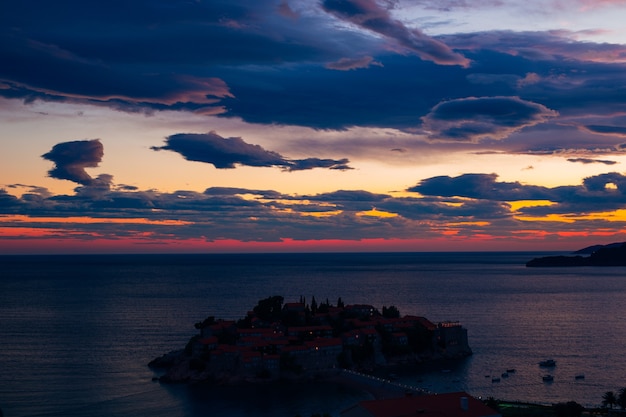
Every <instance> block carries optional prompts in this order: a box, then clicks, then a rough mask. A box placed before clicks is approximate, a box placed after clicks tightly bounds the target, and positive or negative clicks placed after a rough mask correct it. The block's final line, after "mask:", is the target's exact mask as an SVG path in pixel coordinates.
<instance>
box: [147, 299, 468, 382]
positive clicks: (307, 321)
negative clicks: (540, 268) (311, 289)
mask: <svg viewBox="0 0 626 417" xmlns="http://www.w3.org/2000/svg"><path fill="white" fill-rule="evenodd" d="M283 301H284V298H283V297H282V296H276V295H275V296H270V297H268V298H265V299H262V300H260V301H259V302H258V303H257V305H256V306H255V307H254V308H253V309H252V310H250V311H249V312H248V313H247V314H246V316H245V317H244V318H242V319H239V320H222V319H215V317H213V316H210V317H207V318H206V319H204V320H203V321H201V322H198V323H196V324H195V328H196V329H197V334H195V335H194V336H193V337H191V339H190V340H189V342H188V343H187V345H186V346H185V347H184V349H181V350H178V351H173V352H170V353H166V354H164V355H162V356H160V357H158V358H156V359H154V360H152V361H151V362H150V363H149V366H150V367H151V368H153V369H158V370H162V371H164V373H163V374H162V375H161V376H160V377H158V378H157V377H155V379H158V380H159V381H161V382H211V383H219V384H233V383H239V382H257V381H268V380H284V379H287V380H299V379H300V380H302V379H318V378H320V377H324V376H332V375H335V374H336V373H338V372H341V370H343V369H351V370H357V371H361V372H363V371H365V372H367V371H373V370H374V369H380V368H381V367H383V368H384V367H391V366H394V365H398V364H403V366H404V365H409V364H419V363H423V362H424V361H432V360H436V359H457V358H463V357H466V356H469V355H471V354H472V350H471V349H470V347H469V345H468V340H467V330H466V329H465V328H464V327H463V326H462V325H461V324H460V323H459V322H451V321H447V322H441V323H437V324H435V323H432V322H431V321H430V320H428V319H426V318H424V317H420V316H411V315H408V316H400V312H399V311H398V309H397V308H396V307H395V306H389V307H386V306H383V307H382V312H380V311H378V310H377V309H376V308H375V307H373V306H371V305H368V304H351V305H347V304H345V303H344V302H343V301H342V299H341V298H339V299H338V300H337V303H336V304H335V305H333V304H331V303H329V301H328V300H326V301H325V302H320V303H317V302H316V300H315V297H313V298H312V299H311V302H310V303H307V302H306V299H305V298H304V297H300V300H298V301H297V302H288V303H284V302H283Z"/></svg>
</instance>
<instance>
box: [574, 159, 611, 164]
mask: <svg viewBox="0 0 626 417" xmlns="http://www.w3.org/2000/svg"><path fill="white" fill-rule="evenodd" d="M567 161H568V162H574V163H576V162H578V163H581V164H585V165H588V164H604V165H615V164H617V162H616V161H609V160H606V159H591V158H568V159H567Z"/></svg>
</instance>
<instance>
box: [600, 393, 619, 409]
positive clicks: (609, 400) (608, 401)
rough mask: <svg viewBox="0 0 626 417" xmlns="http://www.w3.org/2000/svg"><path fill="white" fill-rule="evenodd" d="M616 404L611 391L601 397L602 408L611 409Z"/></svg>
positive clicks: (615, 397) (614, 396)
mask: <svg viewBox="0 0 626 417" xmlns="http://www.w3.org/2000/svg"><path fill="white" fill-rule="evenodd" d="M616 404H617V396H616V395H615V393H614V392H613V391H607V392H605V393H604V395H602V405H603V406H604V407H607V406H608V407H609V408H613V407H615V405H616Z"/></svg>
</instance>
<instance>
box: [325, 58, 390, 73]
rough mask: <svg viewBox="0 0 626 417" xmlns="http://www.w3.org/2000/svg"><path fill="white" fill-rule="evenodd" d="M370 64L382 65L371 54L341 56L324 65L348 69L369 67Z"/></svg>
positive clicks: (341, 69)
mask: <svg viewBox="0 0 626 417" xmlns="http://www.w3.org/2000/svg"><path fill="white" fill-rule="evenodd" d="M371 65H376V66H379V67H382V66H383V64H381V63H380V62H378V61H375V60H374V58H372V57H371V56H364V57H361V58H341V59H340V60H338V61H335V62H330V63H328V64H326V65H325V67H326V68H328V69H334V70H338V71H350V70H355V69H361V68H369V67H370V66H371Z"/></svg>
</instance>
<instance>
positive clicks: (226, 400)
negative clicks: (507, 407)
mask: <svg viewBox="0 0 626 417" xmlns="http://www.w3.org/2000/svg"><path fill="white" fill-rule="evenodd" d="M537 255H539V254H534V253H533V254H530V253H481V254H468V253H462V254H459V253H454V254H425V253H418V254H332V255H331V254H307V255H296V254H290V255H208V256H207V255H201V256H199V255H189V256H180V255H178V256H162V255H160V256H135V255H133V256H130V255H129V256H75V257H22V258H20V257H0V407H1V408H2V410H3V411H4V415H5V416H9V417H12V416H83V415H90V416H105V415H106V416H130V415H132V416H139V417H141V416H157V417H158V416H167V417H175V416H208V415H211V416H235V417H236V416H272V417H294V416H295V415H297V414H301V415H302V416H304V417H308V416H309V415H310V414H312V413H317V412H329V413H331V414H332V415H333V416H338V415H339V411H340V410H341V409H344V408H347V407H348V406H350V405H352V404H353V403H354V402H357V401H359V400H361V399H365V398H368V397H367V395H366V394H364V393H361V392H357V391H350V390H348V389H347V388H338V387H336V386H333V385H328V384H324V385H321V386H320V385H308V386H306V385H305V386H288V387H282V389H280V390H277V389H270V388H266V387H261V388H260V389H258V390H254V391H252V390H248V391H245V392H244V393H242V392H241V390H239V389H234V388H219V389H216V388H215V389H208V388H207V387H188V386H185V385H176V386H165V385H160V384H159V383H155V382H152V380H151V379H152V377H153V376H154V373H153V372H152V371H151V370H150V369H149V368H148V367H147V366H146V364H147V363H148V362H149V361H150V360H151V359H153V358H154V357H156V356H159V355H161V354H162V353H165V352H168V351H170V350H174V349H179V348H182V347H183V346H184V345H185V343H186V342H187V340H188V339H189V337H191V336H192V335H193V334H194V333H195V329H194V328H193V324H194V323H195V322H197V321H199V320H202V319H203V318H205V317H206V316H208V315H215V316H216V317H219V318H225V319H237V318H240V317H242V316H244V315H245V313H246V311H247V310H248V309H249V308H250V307H252V306H254V305H255V304H256V302H257V301H258V300H259V299H261V298H265V297H267V296H270V295H283V296H284V297H285V300H286V301H297V300H298V299H299V297H300V295H304V296H306V297H307V299H310V297H311V296H313V295H314V296H315V298H316V299H317V300H318V301H320V300H325V299H326V298H328V299H329V300H330V301H331V302H332V303H335V302H336V300H337V297H339V296H341V297H342V299H343V300H344V301H345V302H346V303H368V304H373V305H374V306H376V307H378V308H379V309H380V308H382V306H383V305H386V306H389V305H395V306H396V307H398V309H399V310H400V312H401V313H402V314H415V315H422V316H425V317H427V318H429V319H431V320H432V321H442V320H459V321H461V322H462V324H463V325H464V326H465V327H466V328H467V329H468V331H469V338H470V345H471V346H472V349H473V350H474V355H473V356H472V357H471V358H469V359H467V360H465V361H463V362H461V363H459V364H455V365H441V366H440V367H434V368H433V369H431V370H429V371H425V372H423V373H422V374H420V375H400V377H401V379H402V380H403V381H405V382H408V383H410V384H412V385H420V386H423V387H425V388H428V389H429V390H431V391H435V392H444V391H457V390H466V391H468V392H469V393H470V394H472V395H475V396H493V397H496V398H502V399H509V400H524V401H534V402H540V403H547V404H550V403H554V402H559V401H570V400H574V401H577V402H579V403H581V404H584V405H597V404H599V403H600V402H601V399H602V394H603V393H604V392H606V391H608V390H614V391H616V390H618V389H619V388H621V387H623V386H626V378H625V377H624V376H625V375H626V357H625V356H624V352H625V351H626V325H625V324H624V323H626V309H625V308H624V307H623V306H625V305H626V276H625V275H626V274H624V269H623V268H554V269H534V268H526V267H525V266H524V263H525V262H526V261H527V260H529V259H530V258H532V257H535V256H537ZM547 358H554V359H555V360H556V361H557V367H556V368H555V369H554V370H552V371H551V373H553V375H554V382H552V383H544V382H542V380H541V376H542V375H543V374H544V373H546V370H543V369H541V368H539V366H538V364H537V363H538V362H539V361H540V360H542V359H547ZM444 367H445V368H444ZM509 368H515V369H516V372H515V373H514V374H511V375H510V376H509V377H508V378H502V379H501V382H499V383H492V382H491V376H493V375H500V374H501V373H502V372H504V371H505V370H506V369H509ZM443 370H445V371H446V372H442V371H443ZM577 374H584V375H585V378H584V379H583V380H576V379H575V378H574V376H575V375H577ZM487 375H488V376H489V377H487ZM338 389H339V390H338ZM242 394H243V399H244V400H243V401H242Z"/></svg>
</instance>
